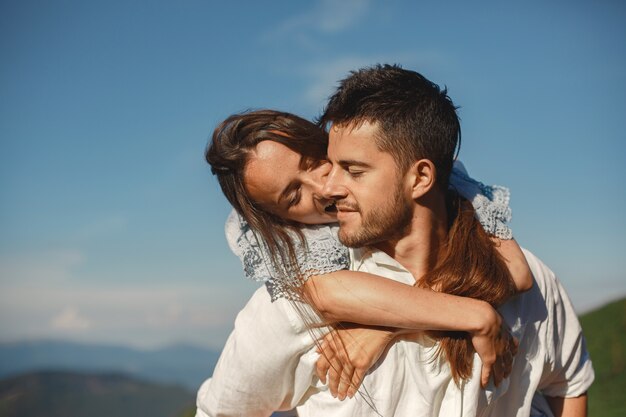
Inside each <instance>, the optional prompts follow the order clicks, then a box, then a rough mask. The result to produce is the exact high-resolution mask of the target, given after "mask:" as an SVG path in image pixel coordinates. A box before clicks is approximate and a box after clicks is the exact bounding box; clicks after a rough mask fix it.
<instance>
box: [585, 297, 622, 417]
mask: <svg viewBox="0 0 626 417" xmlns="http://www.w3.org/2000/svg"><path fill="white" fill-rule="evenodd" d="M580 322H581V324H582V326H583V331H584V332H585V339H586V340H587V347H588V348H589V354H590V355H591V360H592V361H593V368H594V370H595V373H596V380H595V382H594V383H593V385H592V386H591V388H590V389H589V415H590V416H592V417H593V416H602V417H622V416H626V298H625V299H622V300H619V301H615V302H612V303H610V304H607V305H605V306H604V307H602V308H600V309H598V310H595V311H592V312H589V313H587V314H584V315H583V316H581V318H580Z"/></svg>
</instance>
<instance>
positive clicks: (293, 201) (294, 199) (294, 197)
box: [287, 187, 302, 208]
mask: <svg viewBox="0 0 626 417" xmlns="http://www.w3.org/2000/svg"><path fill="white" fill-rule="evenodd" d="M301 198H302V189H301V188H300V187H298V188H297V189H295V190H293V192H292V193H291V194H289V200H287V208H291V207H293V206H297V205H298V203H300V199H301Z"/></svg>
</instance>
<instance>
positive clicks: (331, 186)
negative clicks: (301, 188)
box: [322, 167, 346, 200]
mask: <svg viewBox="0 0 626 417" xmlns="http://www.w3.org/2000/svg"><path fill="white" fill-rule="evenodd" d="M339 175H340V172H339V170H338V169H336V168H335V167H333V169H332V170H331V171H330V173H329V174H328V176H327V177H326V183H325V184H324V188H322V196H323V197H324V198H327V199H329V200H338V199H341V198H344V197H345V196H346V189H345V187H344V186H343V185H342V184H341V182H340V181H339Z"/></svg>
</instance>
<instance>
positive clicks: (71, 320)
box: [50, 307, 91, 332]
mask: <svg viewBox="0 0 626 417" xmlns="http://www.w3.org/2000/svg"><path fill="white" fill-rule="evenodd" d="M50 324H51V325H52V328H53V329H57V330H62V331H71V332H72V331H80V330H86V329H89V328H90V327H91V322H90V321H89V320H87V319H86V318H85V317H83V316H81V314H80V313H79V312H78V309H76V308H74V307H66V308H65V309H63V311H61V312H60V313H59V314H58V315H57V316H56V317H54V318H53V319H52V320H51V321H50Z"/></svg>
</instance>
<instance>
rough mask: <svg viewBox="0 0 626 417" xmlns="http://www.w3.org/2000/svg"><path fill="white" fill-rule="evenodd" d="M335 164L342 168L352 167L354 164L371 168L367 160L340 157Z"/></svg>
mask: <svg viewBox="0 0 626 417" xmlns="http://www.w3.org/2000/svg"><path fill="white" fill-rule="evenodd" d="M337 164H339V165H340V166H341V167H342V168H345V167H354V166H357V167H361V168H371V167H372V166H371V165H370V164H368V163H367V162H363V161H358V160H356V159H342V160H340V161H337Z"/></svg>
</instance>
